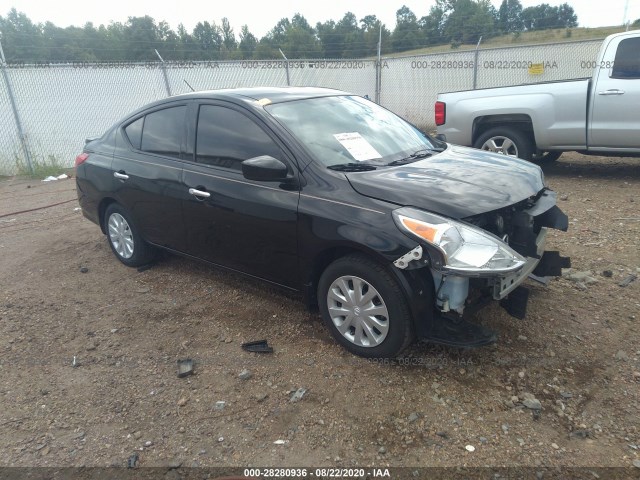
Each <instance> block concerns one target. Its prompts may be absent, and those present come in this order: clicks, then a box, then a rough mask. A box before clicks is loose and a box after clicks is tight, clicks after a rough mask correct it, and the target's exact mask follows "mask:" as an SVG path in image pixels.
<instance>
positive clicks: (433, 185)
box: [346, 145, 544, 218]
mask: <svg viewBox="0 0 640 480" xmlns="http://www.w3.org/2000/svg"><path fill="white" fill-rule="evenodd" d="M346 175H347V178H348V179H349V182H350V183H351V185H352V186H353V188H354V189H355V190H356V191H357V192H358V193H360V194H361V195H365V196H367V197H372V198H377V199H379V200H384V201H387V202H392V203H395V204H397V205H403V206H414V207H418V208H422V209H424V210H428V211H430V212H434V213H439V214H441V215H446V216H448V217H452V218H464V217H469V216H471V215H477V214H479V213H484V212H489V211H491V210H496V209H498V208H503V207H507V206H509V205H513V204H515V203H518V202H519V201H521V200H524V199H526V198H528V197H531V196H533V195H535V194H536V193H538V192H539V191H540V190H542V188H544V179H543V175H542V170H541V169H540V167H538V166H537V165H535V164H533V163H530V162H527V161H524V160H520V159H517V158H512V157H506V156H503V155H499V154H494V153H489V152H485V151H482V150H476V149H472V148H466V147H458V146H453V145H449V148H447V150H445V151H444V152H442V153H439V154H436V155H434V156H432V157H428V158H425V159H423V160H418V161H416V162H413V163H410V164H408V165H402V166H397V167H388V168H387V167H382V168H379V169H377V170H373V171H370V172H353V173H347V174H346Z"/></svg>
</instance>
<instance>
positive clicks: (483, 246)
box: [394, 189, 570, 347]
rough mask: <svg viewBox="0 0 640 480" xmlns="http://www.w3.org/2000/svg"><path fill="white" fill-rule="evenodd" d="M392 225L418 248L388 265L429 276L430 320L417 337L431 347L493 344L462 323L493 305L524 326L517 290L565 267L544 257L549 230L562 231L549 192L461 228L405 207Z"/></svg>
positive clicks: (490, 336)
mask: <svg viewBox="0 0 640 480" xmlns="http://www.w3.org/2000/svg"><path fill="white" fill-rule="evenodd" d="M394 219H395V221H396V224H397V225H398V227H399V228H400V229H401V230H403V231H405V233H408V234H409V235H411V236H413V237H414V238H416V239H417V240H418V241H420V244H419V245H418V246H417V247H416V248H414V249H413V250H411V251H409V252H407V253H406V254H405V255H403V256H402V257H400V258H398V259H397V260H396V261H395V262H394V265H395V266H396V267H397V268H399V269H403V270H404V269H409V270H411V269H416V268H424V267H428V268H429V269H430V270H431V274H432V276H433V280H434V289H435V291H434V295H435V307H436V318H435V320H434V321H433V322H431V324H430V325H425V326H424V331H423V332H422V335H423V336H424V337H426V338H427V339H428V340H430V341H433V342H436V343H441V344H446V345H453V346H458V347H475V346H481V345H487V344H490V343H493V342H495V341H496V335H495V333H494V332H492V331H490V330H488V329H486V328H484V327H482V326H480V325H477V324H474V323H472V322H469V321H468V317H469V316H470V315H472V314H473V313H475V312H476V311H477V310H479V309H480V308H482V307H483V306H485V305H487V304H488V303H489V302H491V301H494V300H497V301H499V302H500V305H501V306H502V307H503V308H505V310H506V311H507V312H508V313H509V314H510V315H512V316H514V317H516V318H520V319H522V318H524V316H525V314H526V306H527V301H528V296H529V292H528V289H526V288H525V287H523V286H521V284H522V283H523V282H524V281H525V280H526V279H527V278H533V279H534V280H537V281H539V282H542V283H546V281H547V280H548V277H550V276H559V275H561V269H562V268H567V267H569V266H570V261H569V259H568V258H565V257H561V256H560V255H559V253H558V252H547V251H545V242H546V236H547V230H548V229H549V228H553V229H558V230H562V231H566V230H567V228H568V219H567V216H566V215H565V214H564V213H562V211H561V210H560V209H559V208H558V207H557V206H556V194H555V192H553V191H551V190H548V189H543V190H541V191H540V192H538V194H537V195H535V196H532V197H530V198H527V199H525V200H523V201H521V202H519V203H517V204H514V205H512V206H509V207H505V208H501V209H498V210H495V211H491V212H485V213H482V214H478V215H474V216H471V217H468V218H464V219H462V220H459V221H458V220H453V219H449V218H446V217H442V216H439V215H434V214H431V213H428V212H424V211H421V210H418V209H415V208H407V207H405V208H400V209H398V210H396V211H394Z"/></svg>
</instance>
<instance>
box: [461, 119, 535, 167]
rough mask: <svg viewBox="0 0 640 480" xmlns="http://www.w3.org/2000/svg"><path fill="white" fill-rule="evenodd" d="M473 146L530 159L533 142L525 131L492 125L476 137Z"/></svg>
mask: <svg viewBox="0 0 640 480" xmlns="http://www.w3.org/2000/svg"><path fill="white" fill-rule="evenodd" d="M473 146H474V148H479V149H481V150H487V151H489V152H494V153H500V154H502V155H507V156H509V157H518V158H521V159H523V160H531V159H532V157H533V153H534V151H535V148H534V144H533V142H532V141H531V139H530V138H529V137H528V136H527V134H526V133H524V132H522V131H520V130H517V129H515V128H510V127H494V128H491V129H489V130H487V131H486V132H484V133H483V134H482V135H480V136H479V137H478V139H477V140H476V141H475V142H474V144H473Z"/></svg>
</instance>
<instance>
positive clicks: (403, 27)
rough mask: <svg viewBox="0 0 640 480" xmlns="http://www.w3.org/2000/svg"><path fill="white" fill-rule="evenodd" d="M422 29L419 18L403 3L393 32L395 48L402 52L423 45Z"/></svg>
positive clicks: (392, 41) (392, 38)
mask: <svg viewBox="0 0 640 480" xmlns="http://www.w3.org/2000/svg"><path fill="white" fill-rule="evenodd" d="M421 37H422V36H421V30H420V27H419V25H418V19H417V17H416V15H415V13H413V12H412V11H411V9H410V8H409V7H407V6H406V5H403V6H402V7H400V9H398V11H397V12H396V28H395V29H394V30H393V33H392V34H391V43H392V45H393V50H394V51H396V52H402V51H405V50H411V49H414V48H418V47H419V46H421V45H422V43H423V42H422V40H423V39H422V38H421Z"/></svg>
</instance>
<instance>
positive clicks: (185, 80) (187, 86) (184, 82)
mask: <svg viewBox="0 0 640 480" xmlns="http://www.w3.org/2000/svg"><path fill="white" fill-rule="evenodd" d="M182 81H183V82H184V83H186V84H187V87H189V88H190V89H191V91H192V92H195V90H194V89H193V87H192V86H191V85H189V82H187V81H186V80H185V79H184V78H183V79H182Z"/></svg>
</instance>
